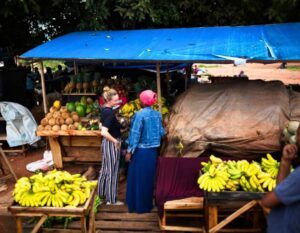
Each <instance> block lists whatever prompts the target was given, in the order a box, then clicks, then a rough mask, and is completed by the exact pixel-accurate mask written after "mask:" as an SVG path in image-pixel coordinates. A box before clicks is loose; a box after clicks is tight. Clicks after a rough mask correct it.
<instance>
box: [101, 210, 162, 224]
mask: <svg viewBox="0 0 300 233" xmlns="http://www.w3.org/2000/svg"><path fill="white" fill-rule="evenodd" d="M96 219H97V220H125V221H145V222H156V221H157V220H158V216H157V214H156V213H145V214H136V213H102V212H101V213H98V214H97V215H96Z"/></svg>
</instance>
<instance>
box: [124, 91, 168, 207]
mask: <svg viewBox="0 0 300 233" xmlns="http://www.w3.org/2000/svg"><path fill="white" fill-rule="evenodd" d="M140 100H141V104H142V106H143V109H141V110H140V111H138V112H137V113H136V114H135V115H134V116H133V119H132V123H131V128H130V134H129V138H128V149H127V155H126V161H127V162H129V168H128V176H127V191H126V202H127V204H128V210H129V212H136V213H148V212H150V211H151V209H152V208H153V204H152V200H153V190H154V178H155V170H156V160H157V154H158V147H159V146H160V142H161V138H162V137H163V136H164V135H165V130H164V128H163V126H162V117H161V114H160V113H159V112H158V111H155V110H153V109H152V108H151V106H152V105H153V104H154V103H155V102H156V94H155V93H154V92H153V91H151V90H146V91H143V92H142V93H141V94H140Z"/></svg>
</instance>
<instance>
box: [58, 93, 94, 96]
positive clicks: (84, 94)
mask: <svg viewBox="0 0 300 233" xmlns="http://www.w3.org/2000/svg"><path fill="white" fill-rule="evenodd" d="M62 95H71V96H96V95H97V93H93V92H87V93H62Z"/></svg>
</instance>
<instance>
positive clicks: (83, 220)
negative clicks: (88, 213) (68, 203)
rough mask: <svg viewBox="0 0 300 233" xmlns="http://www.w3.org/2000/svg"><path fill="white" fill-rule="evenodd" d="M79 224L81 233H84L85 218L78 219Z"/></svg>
mask: <svg viewBox="0 0 300 233" xmlns="http://www.w3.org/2000/svg"><path fill="white" fill-rule="evenodd" d="M80 222H81V232H82V233H86V232H87V231H86V221H85V216H83V217H81V218H80Z"/></svg>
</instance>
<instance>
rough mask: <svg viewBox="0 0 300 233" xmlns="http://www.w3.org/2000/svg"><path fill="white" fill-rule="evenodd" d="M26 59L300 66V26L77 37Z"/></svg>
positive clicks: (72, 35) (102, 33) (58, 41)
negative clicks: (293, 63) (244, 62)
mask: <svg viewBox="0 0 300 233" xmlns="http://www.w3.org/2000/svg"><path fill="white" fill-rule="evenodd" d="M21 58H25V59H65V60H67V59H75V60H95V59H96V60H102V61H106V60H107V61H138V62H139V61H145V62H151V63H152V62H158V61H161V62H172V61H173V62H193V61H194V62H195V61H212V62H214V61H220V62H222V61H228V60H234V59H236V58H237V59H238V58H243V59H246V60H247V61H249V60H250V61H279V60H280V61H299V60H300V23H299V22H298V23H286V24H270V25H257V26H236V27H231V26H230V27H229V26H228V27H203V28H177V29H147V30H123V31H95V32H93V31H89V32H74V33H70V34H67V35H64V36H60V37H58V38H56V39H53V40H52V41H49V42H46V43H45V44H42V45H40V46H37V47H36V48H34V49H32V50H29V51H28V52H26V53H24V54H23V55H22V56H21Z"/></svg>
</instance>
